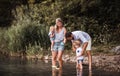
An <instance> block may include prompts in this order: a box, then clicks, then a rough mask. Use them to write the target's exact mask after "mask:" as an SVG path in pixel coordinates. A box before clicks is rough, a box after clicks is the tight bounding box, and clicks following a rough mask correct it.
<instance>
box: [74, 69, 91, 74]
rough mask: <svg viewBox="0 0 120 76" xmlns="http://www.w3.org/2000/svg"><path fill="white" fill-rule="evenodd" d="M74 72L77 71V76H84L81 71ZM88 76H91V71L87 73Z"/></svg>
mask: <svg viewBox="0 0 120 76" xmlns="http://www.w3.org/2000/svg"><path fill="white" fill-rule="evenodd" d="M76 71H77V73H76V75H77V76H84V75H83V70H79V69H77V70H76ZM88 76H92V71H89V73H88Z"/></svg>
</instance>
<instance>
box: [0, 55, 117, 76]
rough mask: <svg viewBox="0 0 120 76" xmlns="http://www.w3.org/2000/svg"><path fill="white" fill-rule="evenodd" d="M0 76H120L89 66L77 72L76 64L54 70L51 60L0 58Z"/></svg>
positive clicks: (68, 64) (65, 65)
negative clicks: (90, 69) (90, 68)
mask: <svg viewBox="0 0 120 76" xmlns="http://www.w3.org/2000/svg"><path fill="white" fill-rule="evenodd" d="M0 76H119V73H118V72H105V71H103V70H100V69H97V68H95V67H94V68H93V70H92V71H90V72H89V70H88V66H84V69H83V71H79V70H76V68H75V64H74V63H64V66H63V69H62V70H54V69H53V70H52V68H51V60H45V61H42V60H39V59H29V60H28V59H27V58H19V57H12V58H4V59H3V58H0Z"/></svg>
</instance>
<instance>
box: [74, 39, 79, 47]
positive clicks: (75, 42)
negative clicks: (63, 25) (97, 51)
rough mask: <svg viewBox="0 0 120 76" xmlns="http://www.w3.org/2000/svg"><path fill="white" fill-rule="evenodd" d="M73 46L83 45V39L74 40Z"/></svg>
mask: <svg viewBox="0 0 120 76" xmlns="http://www.w3.org/2000/svg"><path fill="white" fill-rule="evenodd" d="M73 46H81V41H80V40H74V41H73Z"/></svg>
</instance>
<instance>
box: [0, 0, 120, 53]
mask: <svg viewBox="0 0 120 76" xmlns="http://www.w3.org/2000/svg"><path fill="white" fill-rule="evenodd" d="M119 3H120V1H119V0H109V1H106V0H1V1H0V7H2V8H0V24H1V25H0V26H4V27H5V28H6V27H7V26H10V27H7V29H8V30H6V29H5V30H2V29H0V41H1V43H0V45H2V46H3V45H4V48H5V47H6V48H7V49H9V50H13V51H20V50H27V52H29V53H36V51H33V50H46V49H47V48H49V47H50V42H49V38H48V36H47V33H48V29H49V26H51V25H55V19H56V18H57V17H61V18H62V19H63V21H64V25H65V27H66V28H67V30H68V31H74V30H82V31H86V32H88V33H89V34H90V36H91V37H92V41H93V44H94V45H96V44H98V45H99V44H119V43H120V40H119V34H120V30H119V29H120V19H119V17H120V7H119ZM2 35H3V36H2ZM2 40H3V41H2ZM43 42H44V43H43ZM2 43H4V44H2ZM67 47H68V48H70V47H69V46H67ZM68 48H67V49H68Z"/></svg>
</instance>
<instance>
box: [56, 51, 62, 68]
mask: <svg viewBox="0 0 120 76" xmlns="http://www.w3.org/2000/svg"><path fill="white" fill-rule="evenodd" d="M62 55H63V51H58V59H57V60H58V62H59V67H60V68H62V67H63V60H62Z"/></svg>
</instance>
